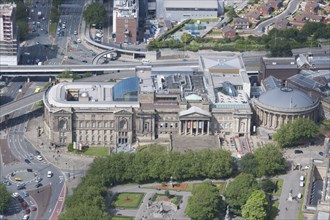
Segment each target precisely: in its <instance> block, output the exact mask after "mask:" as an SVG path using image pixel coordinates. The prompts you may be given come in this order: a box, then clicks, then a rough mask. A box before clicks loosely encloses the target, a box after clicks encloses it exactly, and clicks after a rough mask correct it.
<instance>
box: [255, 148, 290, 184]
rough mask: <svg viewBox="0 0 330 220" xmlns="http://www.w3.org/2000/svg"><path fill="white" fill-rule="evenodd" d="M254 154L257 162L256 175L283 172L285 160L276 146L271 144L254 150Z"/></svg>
mask: <svg viewBox="0 0 330 220" xmlns="http://www.w3.org/2000/svg"><path fill="white" fill-rule="evenodd" d="M254 156H255V158H256V161H257V163H258V170H257V176H259V177H261V176H274V175H277V174H280V173H283V172H284V171H285V169H286V161H285V159H284V158H283V154H282V152H281V151H280V149H279V148H278V147H276V146H275V145H272V144H268V145H265V146H264V147H260V148H258V149H256V150H255V152H254Z"/></svg>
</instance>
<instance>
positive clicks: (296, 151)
mask: <svg viewBox="0 0 330 220" xmlns="http://www.w3.org/2000/svg"><path fill="white" fill-rule="evenodd" d="M294 153H295V154H302V153H304V152H303V151H302V150H294Z"/></svg>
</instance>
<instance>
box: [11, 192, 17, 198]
mask: <svg viewBox="0 0 330 220" xmlns="http://www.w3.org/2000/svg"><path fill="white" fill-rule="evenodd" d="M11 196H12V197H13V198H17V197H19V194H18V193H17V192H14V193H13V194H12V195H11Z"/></svg>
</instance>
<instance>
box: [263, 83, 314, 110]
mask: <svg viewBox="0 0 330 220" xmlns="http://www.w3.org/2000/svg"><path fill="white" fill-rule="evenodd" d="M259 101H260V102H261V103H262V104H264V105H266V106H269V107H274V108H285V109H295V108H308V107H312V106H313V105H314V104H315V102H314V101H313V99H312V98H311V97H309V96H308V95H307V94H305V93H303V92H301V91H299V90H296V89H292V88H287V87H283V88H275V89H272V90H269V91H267V92H264V93H263V94H261V95H260V97H259Z"/></svg>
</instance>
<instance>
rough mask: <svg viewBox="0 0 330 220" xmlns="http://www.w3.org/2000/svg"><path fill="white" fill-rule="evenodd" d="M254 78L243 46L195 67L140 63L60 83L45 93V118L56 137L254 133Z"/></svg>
mask: <svg viewBox="0 0 330 220" xmlns="http://www.w3.org/2000/svg"><path fill="white" fill-rule="evenodd" d="M250 90H251V85H250V81H249V78H248V75H247V72H246V69H245V66H244V63H243V60H242V57H241V56H240V54H232V55H226V56H221V57H216V58H210V57H200V58H199V63H198V68H191V67H162V68H160V67H150V66H140V67H137V68H136V75H135V76H134V77H130V78H125V79H122V80H120V81H118V82H115V83H114V82H95V83H90V82H89V83H86V82H73V83H59V84H57V85H55V86H53V87H51V88H50V89H48V90H47V92H46V93H45V95H44V99H43V101H44V106H45V107H44V126H45V131H46V133H47V134H48V137H49V139H50V141H51V142H53V143H56V144H59V145H67V144H69V143H76V144H79V145H82V146H107V147H117V146H118V145H123V144H124V145H128V146H131V145H132V144H134V143H141V142H154V141H157V139H158V140H166V139H169V137H170V136H171V135H172V136H187V138H189V136H191V135H194V136H209V135H217V136H219V137H234V136H249V135H250V129H251V127H252V124H251V121H252V116H253V111H252V104H251V103H252V102H251V101H252V100H251V99H250Z"/></svg>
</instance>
